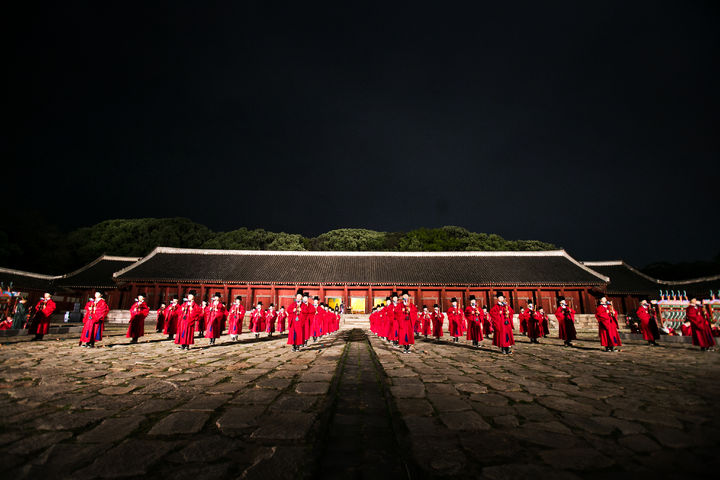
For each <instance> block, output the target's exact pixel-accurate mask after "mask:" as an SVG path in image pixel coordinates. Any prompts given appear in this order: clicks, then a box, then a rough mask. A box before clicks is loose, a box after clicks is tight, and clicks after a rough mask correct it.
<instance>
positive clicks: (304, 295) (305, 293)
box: [302, 292, 310, 297]
mask: <svg viewBox="0 0 720 480" xmlns="http://www.w3.org/2000/svg"><path fill="white" fill-rule="evenodd" d="M302 295H303V297H309V296H310V294H309V293H308V292H303V294H302Z"/></svg>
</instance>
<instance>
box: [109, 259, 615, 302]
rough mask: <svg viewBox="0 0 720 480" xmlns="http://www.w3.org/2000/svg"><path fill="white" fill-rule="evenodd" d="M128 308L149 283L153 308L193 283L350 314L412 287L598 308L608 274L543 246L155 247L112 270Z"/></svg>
mask: <svg viewBox="0 0 720 480" xmlns="http://www.w3.org/2000/svg"><path fill="white" fill-rule="evenodd" d="M114 278H115V280H116V282H117V283H118V286H119V287H120V288H121V290H122V291H124V292H125V291H126V292H127V294H126V295H124V296H123V297H122V298H121V301H120V305H119V307H118V306H114V307H113V308H123V309H127V308H129V306H130V305H131V303H132V300H133V299H134V298H135V295H137V293H138V292H140V291H144V292H145V293H146V294H147V297H148V303H149V304H150V306H151V307H156V306H157V305H158V304H159V303H160V302H163V301H164V302H167V301H168V299H170V298H171V297H172V296H173V295H178V296H179V297H182V296H183V295H185V294H186V293H187V292H188V291H189V290H191V289H193V290H197V292H198V294H199V296H200V297H201V298H205V297H209V296H210V295H212V294H213V293H214V292H220V293H221V294H222V296H223V299H224V300H226V301H227V300H228V299H232V298H234V297H235V296H236V295H240V296H242V298H243V303H244V304H245V306H246V307H247V308H249V307H251V306H252V305H253V304H255V303H256V302H258V301H262V302H263V303H264V304H265V305H267V304H269V303H275V304H276V305H277V304H280V305H287V304H289V303H290V302H292V301H293V298H294V297H295V292H296V291H297V289H299V288H303V289H304V290H306V291H308V292H310V294H311V295H318V296H319V297H320V298H321V300H322V301H325V302H327V303H330V304H331V305H334V304H338V303H343V304H344V305H345V306H346V307H349V309H352V312H353V313H368V312H369V311H370V309H371V308H372V305H374V304H378V303H380V302H382V301H384V299H385V297H386V296H388V295H389V294H390V293H391V292H393V291H397V292H400V291H401V290H408V291H409V293H410V297H411V300H412V301H413V302H415V303H416V304H417V305H418V306H422V305H427V306H428V307H432V305H433V304H435V303H439V304H441V305H442V308H443V310H447V308H449V306H450V299H451V298H452V297H457V298H458V299H459V300H460V302H462V303H463V304H466V303H468V297H469V295H475V296H476V297H477V298H478V301H479V303H480V304H486V305H492V304H493V302H494V296H495V293H496V292H497V291H502V292H504V293H505V295H506V296H507V298H508V299H509V301H510V302H511V304H512V306H513V307H514V308H515V309H516V310H517V309H519V307H523V306H525V305H526V304H527V302H528V301H529V300H533V301H534V302H536V303H540V304H542V305H543V306H544V307H545V308H546V309H547V310H548V311H549V312H554V310H555V308H556V305H557V297H558V296H563V297H565V298H566V299H567V300H568V302H569V303H570V304H571V305H572V306H573V307H574V308H575V309H576V310H578V311H579V312H582V313H593V312H594V304H595V296H594V294H593V293H592V292H594V291H598V290H603V289H604V288H605V285H606V284H607V282H608V278H607V277H605V276H604V275H602V274H600V273H598V272H595V271H594V270H592V269H591V268H589V267H587V266H585V265H583V264H582V263H581V262H578V261H577V260H575V259H573V258H572V257H570V255H568V254H567V252H565V251H564V250H553V251H541V252H304V251H303V252H291V251H259V250H251V251H247V250H200V249H182V248H168V247H158V248H156V249H155V250H153V252H151V253H150V254H149V255H148V256H146V257H144V258H142V259H140V260H138V261H137V262H135V263H133V264H131V265H129V266H127V267H125V268H123V269H122V270H120V271H118V272H116V273H115V274H114Z"/></svg>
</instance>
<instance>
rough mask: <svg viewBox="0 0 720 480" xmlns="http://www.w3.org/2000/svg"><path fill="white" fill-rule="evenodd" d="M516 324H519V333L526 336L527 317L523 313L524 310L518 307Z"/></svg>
mask: <svg viewBox="0 0 720 480" xmlns="http://www.w3.org/2000/svg"><path fill="white" fill-rule="evenodd" d="M518 323H519V324H520V333H524V334H527V315H526V313H525V308H522V307H520V313H519V314H518Z"/></svg>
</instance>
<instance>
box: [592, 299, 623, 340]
mask: <svg viewBox="0 0 720 480" xmlns="http://www.w3.org/2000/svg"><path fill="white" fill-rule="evenodd" d="M615 315H617V314H614V315H613V314H611V313H610V310H609V309H608V307H606V306H605V305H598V308H597V310H596V311H595V318H597V321H598V334H599V336H600V344H601V345H602V346H603V347H619V346H620V345H622V342H621V341H620V335H619V334H618V329H617V317H616V316H615Z"/></svg>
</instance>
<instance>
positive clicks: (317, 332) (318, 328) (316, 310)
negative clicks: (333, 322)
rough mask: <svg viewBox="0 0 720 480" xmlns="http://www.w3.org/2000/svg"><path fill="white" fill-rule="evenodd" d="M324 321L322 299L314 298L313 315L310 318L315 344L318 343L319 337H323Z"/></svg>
mask: <svg viewBox="0 0 720 480" xmlns="http://www.w3.org/2000/svg"><path fill="white" fill-rule="evenodd" d="M322 321H323V308H322V306H321V305H320V297H318V296H317V295H316V296H314V297H313V314H312V317H310V336H311V337H312V339H313V342H317V339H318V337H322Z"/></svg>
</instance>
